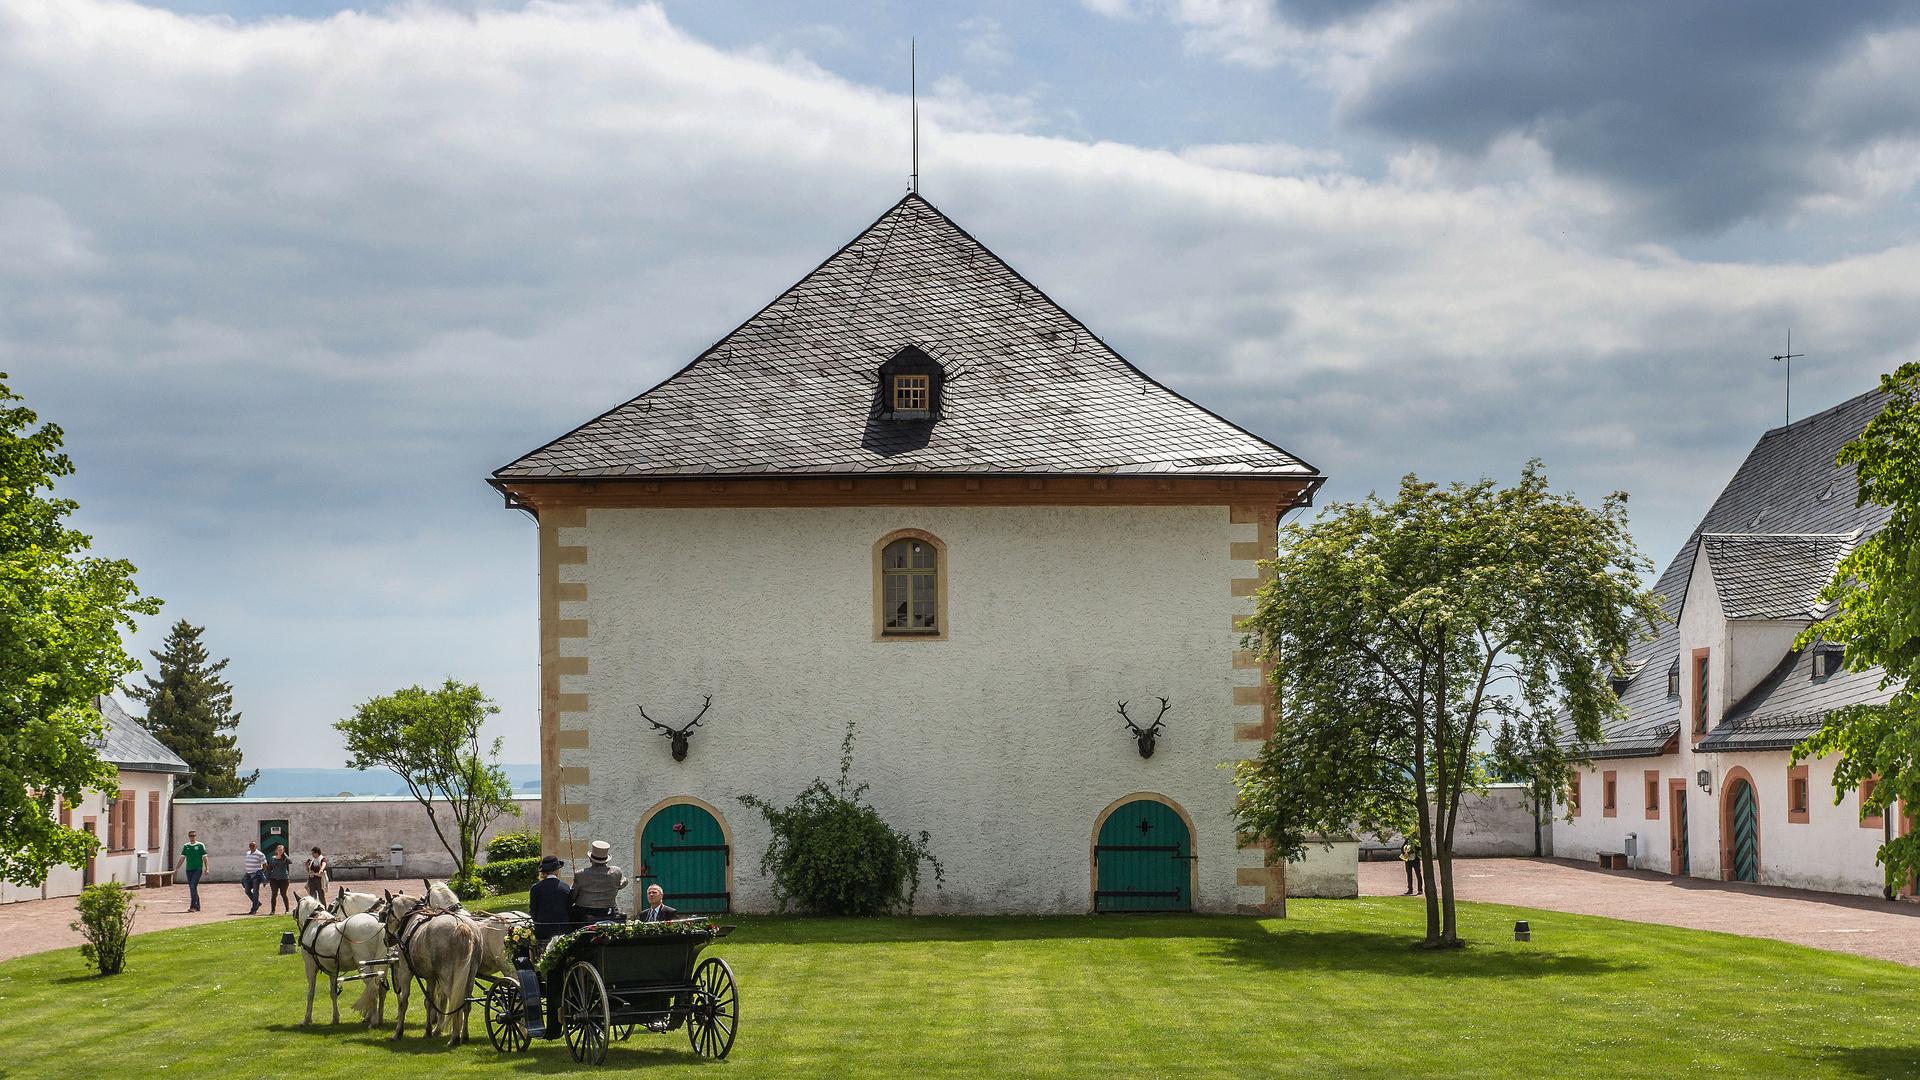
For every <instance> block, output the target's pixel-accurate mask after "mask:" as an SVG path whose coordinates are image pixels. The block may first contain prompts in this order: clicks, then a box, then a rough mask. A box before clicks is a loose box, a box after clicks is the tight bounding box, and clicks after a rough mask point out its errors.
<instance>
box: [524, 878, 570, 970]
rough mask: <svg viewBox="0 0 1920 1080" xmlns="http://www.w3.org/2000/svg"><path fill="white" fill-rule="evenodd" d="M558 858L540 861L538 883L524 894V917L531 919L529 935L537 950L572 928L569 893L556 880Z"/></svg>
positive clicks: (561, 883) (558, 880)
mask: <svg viewBox="0 0 1920 1080" xmlns="http://www.w3.org/2000/svg"><path fill="white" fill-rule="evenodd" d="M560 867H561V862H560V856H558V855H548V856H547V857H545V858H543V859H541V860H540V880H539V881H536V882H534V883H533V888H531V889H529V890H528V891H527V914H528V915H530V916H532V917H533V936H534V938H535V939H536V940H537V941H538V942H539V947H540V948H541V949H545V948H546V947H547V942H548V941H549V940H551V939H553V938H557V937H559V936H560V935H561V934H564V933H567V932H568V931H570V930H572V929H573V890H572V889H569V888H567V883H566V882H564V881H561V880H560Z"/></svg>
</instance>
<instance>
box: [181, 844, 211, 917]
mask: <svg viewBox="0 0 1920 1080" xmlns="http://www.w3.org/2000/svg"><path fill="white" fill-rule="evenodd" d="M180 858H181V859H182V860H183V861H182V863H181V865H182V866H183V867H184V868H185V869H186V871H187V901H188V902H187V910H188V911H199V910H200V875H201V874H204V873H206V872H207V861H208V860H207V845H205V844H203V843H201V842H200V836H199V834H198V833H196V832H194V831H193V830H192V829H188V830H187V845H186V846H185V847H183V848H181V849H180Z"/></svg>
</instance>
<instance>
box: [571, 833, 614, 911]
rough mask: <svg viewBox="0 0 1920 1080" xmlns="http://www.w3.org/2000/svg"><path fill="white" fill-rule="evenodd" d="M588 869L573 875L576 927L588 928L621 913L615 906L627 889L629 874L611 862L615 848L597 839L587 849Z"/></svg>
mask: <svg viewBox="0 0 1920 1080" xmlns="http://www.w3.org/2000/svg"><path fill="white" fill-rule="evenodd" d="M587 850H588V854H587V868H586V869H585V870H582V871H580V872H579V873H577V874H575V875H573V924H574V925H575V926H586V925H588V924H589V923H595V922H599V921H601V920H603V919H612V918H614V917H616V916H617V915H618V914H619V911H618V909H617V908H616V907H614V904H615V902H616V901H618V899H619V894H620V890H621V889H624V888H626V887H627V874H626V871H624V870H622V869H620V868H619V867H617V866H614V865H613V864H612V863H611V862H609V861H608V860H609V858H610V856H611V855H612V849H611V848H610V847H609V846H608V845H607V842H606V841H605V840H595V841H594V842H593V844H592V845H591V846H590V847H589V848H588V849H587Z"/></svg>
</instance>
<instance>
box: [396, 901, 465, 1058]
mask: <svg viewBox="0 0 1920 1080" xmlns="http://www.w3.org/2000/svg"><path fill="white" fill-rule="evenodd" d="M387 932H388V933H389V934H390V935H392V937H393V940H394V942H395V945H396V948H395V952H394V961H393V991H394V995H395V996H396V997H397V998H398V1000H399V1009H398V1011H396V1012H395V1013H394V1018H393V1038H395V1039H398V1038H399V1037H400V1033H401V1031H402V1030H403V1028H404V1026H405V1024H406V1020H407V1000H408V998H409V997H410V996H411V993H412V990H413V979H414V977H415V976H416V975H417V976H419V978H420V981H421V983H422V984H423V985H424V987H425V990H426V999H427V1000H426V1005H427V1034H429V1035H439V1034H446V1035H448V1036H449V1038H448V1039H447V1045H448V1046H458V1045H460V1044H461V1043H463V1042H466V1041H467V1022H468V1019H469V1015H470V1013H471V1011H472V1003H471V1002H470V1001H468V1000H467V999H468V998H470V997H471V996H472V995H473V980H474V976H475V975H477V974H479V972H480V968H481V965H482V964H484V963H485V962H486V950H485V946H484V944H483V942H482V941H481V935H480V931H479V929H478V928H477V927H476V926H475V925H474V924H473V921H472V920H471V919H469V918H468V917H467V916H465V915H464V914H461V913H459V912H454V911H447V910H444V909H441V908H436V907H434V906H432V905H431V904H429V903H428V902H427V901H425V900H421V899H419V898H417V897H412V896H408V895H406V894H405V893H402V894H400V895H398V896H389V897H388V904H387Z"/></svg>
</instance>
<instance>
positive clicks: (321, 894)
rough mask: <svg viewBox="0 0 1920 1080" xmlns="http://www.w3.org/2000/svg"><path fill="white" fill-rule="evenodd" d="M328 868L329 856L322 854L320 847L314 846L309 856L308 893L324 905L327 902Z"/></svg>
mask: <svg viewBox="0 0 1920 1080" xmlns="http://www.w3.org/2000/svg"><path fill="white" fill-rule="evenodd" d="M327 870H328V867H327V857H326V856H325V855H322V854H320V849H319V848H314V849H313V854H312V855H311V856H308V858H307V895H308V896H311V897H313V898H314V899H315V900H318V901H320V903H321V904H322V905H323V906H324V905H325V904H326V902H327Z"/></svg>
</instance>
